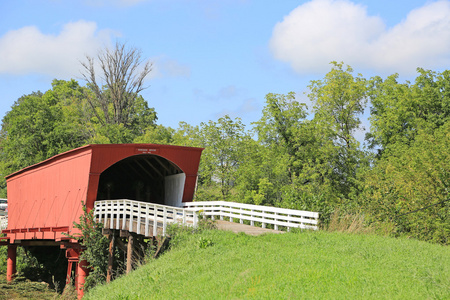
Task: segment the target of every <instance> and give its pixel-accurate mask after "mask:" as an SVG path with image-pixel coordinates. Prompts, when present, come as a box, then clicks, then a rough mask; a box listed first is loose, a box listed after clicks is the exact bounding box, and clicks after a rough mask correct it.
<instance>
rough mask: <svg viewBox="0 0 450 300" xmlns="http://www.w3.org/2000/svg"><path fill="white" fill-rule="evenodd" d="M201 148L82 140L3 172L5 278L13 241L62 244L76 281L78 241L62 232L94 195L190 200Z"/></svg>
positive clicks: (81, 274)
mask: <svg viewBox="0 0 450 300" xmlns="http://www.w3.org/2000/svg"><path fill="white" fill-rule="evenodd" d="M202 150H203V149H202V148H193V147H181V146H169V145H156V144H108V145H87V146H84V147H81V148H77V149H74V150H71V151H68V152H65V153H62V154H59V155H56V156H54V157H52V158H49V159H47V160H45V161H43V162H40V163H38V164H36V165H33V166H30V167H27V168H24V169H22V170H20V171H18V172H16V173H13V174H11V175H9V176H7V177H6V181H7V189H8V227H7V229H6V230H3V233H5V234H6V238H2V240H0V245H1V244H3V245H8V263H7V268H8V270H7V278H8V279H9V280H10V279H11V276H12V275H13V274H14V273H15V256H16V247H17V245H22V246H30V245H31V246H35V245H36V246H39V245H48V246H60V247H61V248H63V249H66V257H67V258H68V260H69V264H68V265H69V269H70V268H71V267H72V265H73V263H74V264H75V265H76V269H75V270H76V271H77V272H78V273H77V274H78V276H77V277H78V283H76V284H77V285H78V286H82V285H83V282H84V276H86V272H87V270H85V269H84V268H83V267H82V265H83V263H81V264H80V263H79V253H80V247H79V245H78V244H77V242H76V240H72V239H70V238H68V237H67V235H68V234H74V233H76V229H75V228H74V225H73V222H74V221H75V222H78V221H79V217H80V215H81V214H82V213H83V209H82V203H85V204H86V206H87V208H88V209H89V210H90V209H92V208H93V207H94V202H95V201H96V200H104V199H132V200H138V201H142V202H151V203H158V204H164V205H170V206H181V205H182V202H190V201H192V198H193V195H194V190H195V186H196V181H197V171H198V166H199V162H200V156H201V152H202Z"/></svg>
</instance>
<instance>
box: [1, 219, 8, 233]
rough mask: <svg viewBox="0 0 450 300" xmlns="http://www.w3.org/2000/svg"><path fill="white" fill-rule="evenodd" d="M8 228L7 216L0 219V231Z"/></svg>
mask: <svg viewBox="0 0 450 300" xmlns="http://www.w3.org/2000/svg"><path fill="white" fill-rule="evenodd" d="M6 228H8V216H1V217H0V230H3V229H6Z"/></svg>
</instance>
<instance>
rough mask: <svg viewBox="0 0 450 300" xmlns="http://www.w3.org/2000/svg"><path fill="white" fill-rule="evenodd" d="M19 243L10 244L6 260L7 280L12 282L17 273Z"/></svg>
mask: <svg viewBox="0 0 450 300" xmlns="http://www.w3.org/2000/svg"><path fill="white" fill-rule="evenodd" d="M16 255H17V245H13V244H9V245H8V259H7V261H6V281H8V282H11V281H12V280H13V277H14V274H16Z"/></svg>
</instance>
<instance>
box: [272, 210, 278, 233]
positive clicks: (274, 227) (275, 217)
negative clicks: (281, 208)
mask: <svg viewBox="0 0 450 300" xmlns="http://www.w3.org/2000/svg"><path fill="white" fill-rule="evenodd" d="M273 220H274V221H278V219H277V213H276V212H274V213H273ZM274 223H275V222H274ZM273 229H275V230H278V225H277V224H273Z"/></svg>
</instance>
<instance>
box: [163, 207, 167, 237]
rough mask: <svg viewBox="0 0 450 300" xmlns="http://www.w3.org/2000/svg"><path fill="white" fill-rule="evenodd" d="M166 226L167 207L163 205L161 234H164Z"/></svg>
mask: <svg viewBox="0 0 450 300" xmlns="http://www.w3.org/2000/svg"><path fill="white" fill-rule="evenodd" d="M166 226H167V208H166V207H165V206H164V207H163V234H162V235H163V236H165V235H166Z"/></svg>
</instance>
